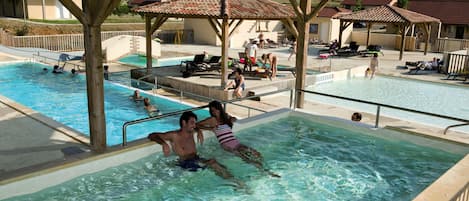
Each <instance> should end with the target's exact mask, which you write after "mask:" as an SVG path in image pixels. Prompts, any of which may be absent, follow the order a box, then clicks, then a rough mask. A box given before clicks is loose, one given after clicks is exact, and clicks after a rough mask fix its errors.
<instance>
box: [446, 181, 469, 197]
mask: <svg viewBox="0 0 469 201" xmlns="http://www.w3.org/2000/svg"><path fill="white" fill-rule="evenodd" d="M450 201H469V182H467V183H466V186H464V187H463V188H461V190H460V191H459V192H458V193H457V194H456V195H455V196H454V197H453V198H451V200H450Z"/></svg>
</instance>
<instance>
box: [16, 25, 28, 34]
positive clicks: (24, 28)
mask: <svg viewBox="0 0 469 201" xmlns="http://www.w3.org/2000/svg"><path fill="white" fill-rule="evenodd" d="M28 32H29V27H28V25H26V24H25V25H23V26H22V27H19V28H15V35H16V36H26V35H27V34H28Z"/></svg>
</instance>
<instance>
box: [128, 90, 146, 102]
mask: <svg viewBox="0 0 469 201" xmlns="http://www.w3.org/2000/svg"><path fill="white" fill-rule="evenodd" d="M130 97H131V98H132V99H133V100H134V101H135V102H137V101H143V97H142V96H141V95H140V91H139V90H135V91H134V94H133V95H132V96H130Z"/></svg>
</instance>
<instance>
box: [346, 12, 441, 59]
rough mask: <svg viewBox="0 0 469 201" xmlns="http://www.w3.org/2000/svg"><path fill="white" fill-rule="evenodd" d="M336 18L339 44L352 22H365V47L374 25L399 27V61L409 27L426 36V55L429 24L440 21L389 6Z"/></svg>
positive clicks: (425, 52) (368, 42)
mask: <svg viewBox="0 0 469 201" xmlns="http://www.w3.org/2000/svg"><path fill="white" fill-rule="evenodd" d="M338 18H339V19H340V33H339V44H342V32H343V31H344V30H345V29H346V28H347V27H348V26H350V25H351V24H353V23H354V22H365V23H366V24H367V38H366V46H368V45H369V44H370V30H371V26H372V25H373V24H374V23H383V24H394V25H397V26H398V27H400V33H401V42H400V44H401V47H400V54H399V60H402V55H403V52H404V48H405V36H406V35H407V32H408V31H409V29H410V27H412V26H414V25H416V26H421V27H422V28H423V30H424V32H425V36H426V40H425V51H424V54H425V55H426V54H427V48H428V42H429V41H430V31H431V24H432V23H440V20H439V19H437V18H434V17H430V16H427V15H423V14H420V13H416V12H413V11H409V10H406V9H403V8H399V7H395V6H390V5H384V6H379V7H374V8H369V9H366V10H362V11H358V12H354V13H352V14H348V15H342V16H340V17H338Z"/></svg>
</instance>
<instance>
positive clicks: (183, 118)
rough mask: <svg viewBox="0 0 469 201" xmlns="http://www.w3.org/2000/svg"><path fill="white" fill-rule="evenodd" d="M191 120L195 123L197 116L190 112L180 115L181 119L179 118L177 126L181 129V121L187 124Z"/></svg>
mask: <svg viewBox="0 0 469 201" xmlns="http://www.w3.org/2000/svg"><path fill="white" fill-rule="evenodd" d="M191 118H194V119H195V120H196V121H197V115H195V114H194V113H193V112H192V111H187V112H184V113H182V115H181V118H179V126H180V127H181V128H182V121H185V122H188V121H189V119H191Z"/></svg>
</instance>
